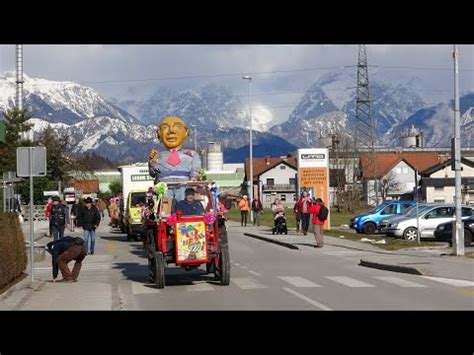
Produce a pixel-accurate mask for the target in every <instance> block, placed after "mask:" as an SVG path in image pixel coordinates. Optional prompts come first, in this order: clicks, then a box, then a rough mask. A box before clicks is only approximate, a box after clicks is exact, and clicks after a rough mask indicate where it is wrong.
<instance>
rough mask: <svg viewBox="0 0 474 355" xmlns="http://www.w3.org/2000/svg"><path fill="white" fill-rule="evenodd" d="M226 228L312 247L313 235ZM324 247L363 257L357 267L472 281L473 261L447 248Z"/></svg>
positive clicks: (332, 241) (340, 243) (342, 242)
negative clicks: (352, 251)
mask: <svg viewBox="0 0 474 355" xmlns="http://www.w3.org/2000/svg"><path fill="white" fill-rule="evenodd" d="M228 224H229V227H231V228H233V229H238V230H240V231H241V232H242V233H243V234H244V235H245V236H247V237H250V238H256V239H259V240H264V241H266V242H269V243H275V244H279V245H281V246H283V247H287V248H290V249H301V248H307V247H315V240H314V236H313V233H309V232H308V235H306V236H305V235H302V234H296V231H295V230H294V229H293V230H291V229H290V230H288V235H284V234H283V235H272V230H271V228H270V227H266V226H261V227H254V226H251V225H249V224H248V225H247V227H241V226H240V224H239V223H238V222H232V221H229V222H228ZM324 245H331V246H335V247H340V248H348V249H354V250H360V251H363V252H365V253H366V255H364V256H363V257H362V258H361V260H360V264H359V265H361V266H365V267H372V268H377V269H382V270H388V271H394V272H403V273H410V274H417V275H426V276H434V277H443V278H453V279H462V280H469V281H474V259H470V258H464V257H455V256H451V250H452V249H451V248H449V247H433V248H427V247H424V248H412V249H400V250H397V251H387V250H381V249H379V248H377V247H375V246H373V245H371V244H365V243H360V242H355V241H351V240H346V239H342V238H337V237H330V236H325V237H324Z"/></svg>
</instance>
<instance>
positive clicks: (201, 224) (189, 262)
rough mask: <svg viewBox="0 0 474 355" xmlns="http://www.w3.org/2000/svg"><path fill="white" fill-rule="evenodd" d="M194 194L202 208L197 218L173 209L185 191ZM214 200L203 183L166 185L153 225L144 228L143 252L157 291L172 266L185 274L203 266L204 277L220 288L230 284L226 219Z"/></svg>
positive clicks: (161, 286) (211, 193)
mask: <svg viewBox="0 0 474 355" xmlns="http://www.w3.org/2000/svg"><path fill="white" fill-rule="evenodd" d="M190 187H191V188H193V189H194V190H195V192H196V193H195V201H198V202H199V203H201V204H202V207H203V209H202V211H203V213H202V214H200V215H184V214H183V213H182V211H181V210H180V209H177V208H176V206H177V204H178V201H181V200H183V199H184V198H185V196H184V191H186V189H189V188H190ZM217 201H218V200H217V197H216V196H215V194H214V193H213V192H212V191H211V189H210V187H209V183H208V182H206V181H197V182H194V181H192V182H191V181H189V182H185V183H168V184H167V191H166V192H165V193H164V196H163V197H162V198H161V199H160V200H159V201H158V209H157V213H156V216H155V221H156V222H154V223H153V224H151V225H150V224H149V226H148V228H147V237H146V242H145V248H146V251H147V255H148V265H149V269H150V277H151V278H152V279H153V281H154V283H155V284H156V287H157V288H164V287H165V266H166V267H167V266H168V265H169V264H175V265H176V266H179V267H182V268H184V269H185V270H186V271H189V270H192V269H195V268H198V267H200V266H201V265H203V264H206V271H207V273H214V279H215V280H216V281H220V283H221V285H229V282H230V257H229V245H228V241H227V230H226V225H225V220H226V219H225V217H224V214H223V212H222V211H219V208H218V203H217Z"/></svg>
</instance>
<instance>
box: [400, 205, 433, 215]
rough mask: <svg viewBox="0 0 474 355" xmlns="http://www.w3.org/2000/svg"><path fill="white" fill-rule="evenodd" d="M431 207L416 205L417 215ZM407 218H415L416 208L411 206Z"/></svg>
mask: <svg viewBox="0 0 474 355" xmlns="http://www.w3.org/2000/svg"><path fill="white" fill-rule="evenodd" d="M430 207H431V206H428V205H418V214H420V213H421V212H423V211H425V210H427V209H428V208H430ZM406 216H407V217H416V206H413V208H412V209H410V212H408V213H407V214H406Z"/></svg>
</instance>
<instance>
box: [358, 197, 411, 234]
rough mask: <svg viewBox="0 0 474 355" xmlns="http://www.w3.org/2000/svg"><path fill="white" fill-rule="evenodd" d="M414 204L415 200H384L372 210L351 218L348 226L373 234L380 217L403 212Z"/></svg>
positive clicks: (377, 226)
mask: <svg viewBox="0 0 474 355" xmlns="http://www.w3.org/2000/svg"><path fill="white" fill-rule="evenodd" d="M414 205H415V201H386V202H384V203H382V204H381V205H379V206H378V207H375V208H374V209H373V210H371V211H369V212H366V213H361V214H359V215H357V216H354V217H352V218H351V224H350V227H351V228H352V229H355V230H356V232H357V233H365V234H374V233H376V232H377V230H378V229H379V224H380V222H381V221H382V219H384V218H387V217H390V216H394V215H401V214H404V213H405V211H406V210H408V209H409V208H411V207H412V206H414Z"/></svg>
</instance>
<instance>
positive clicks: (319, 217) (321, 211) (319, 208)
mask: <svg viewBox="0 0 474 355" xmlns="http://www.w3.org/2000/svg"><path fill="white" fill-rule="evenodd" d="M310 212H311V213H312V214H313V232H314V239H315V240H316V247H317V248H322V247H323V245H324V240H323V225H324V222H325V221H326V219H327V218H328V214H329V210H328V208H327V207H326V206H325V205H324V202H323V200H321V199H320V198H317V199H316V203H315V204H314V205H312V206H311V208H310Z"/></svg>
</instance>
